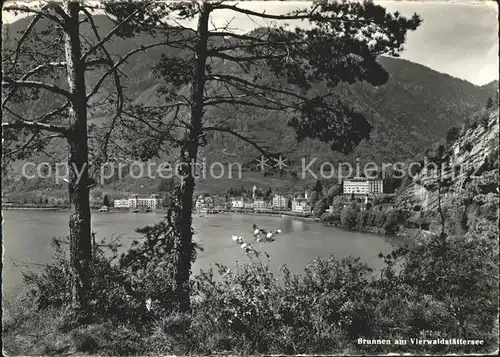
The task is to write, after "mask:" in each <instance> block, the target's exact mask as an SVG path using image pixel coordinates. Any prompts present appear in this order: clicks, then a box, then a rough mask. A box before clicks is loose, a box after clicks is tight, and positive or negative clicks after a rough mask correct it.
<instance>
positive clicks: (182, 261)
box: [175, 3, 210, 311]
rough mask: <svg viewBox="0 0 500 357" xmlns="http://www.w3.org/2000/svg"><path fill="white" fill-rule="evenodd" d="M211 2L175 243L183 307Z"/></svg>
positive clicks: (201, 25) (201, 42) (204, 20)
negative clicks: (177, 235) (194, 169)
mask: <svg viewBox="0 0 500 357" xmlns="http://www.w3.org/2000/svg"><path fill="white" fill-rule="evenodd" d="M209 15H210V5H209V4H208V3H204V4H203V5H202V10H201V13H200V17H199V20H198V38H197V43H196V62H195V66H194V69H193V82H192V91H191V130H190V131H189V133H188V137H187V142H186V145H185V147H184V148H183V150H182V153H181V160H182V162H183V164H184V165H183V167H184V168H185V170H184V172H183V174H184V175H185V176H184V179H183V183H182V185H181V192H180V209H179V216H178V218H177V224H178V225H177V227H178V233H179V238H178V245H177V247H176V250H175V251H176V276H175V283H176V293H177V299H178V303H179V309H180V310H181V311H189V310H190V300H189V299H190V287H189V276H190V274H191V257H192V254H193V249H194V245H193V231H192V228H191V227H192V221H193V217H192V215H193V193H194V185H195V183H194V176H193V168H192V166H191V165H192V163H195V162H196V159H197V155H198V146H199V145H198V143H199V138H200V135H201V134H202V118H203V90H204V87H205V65H206V59H207V42H208V19H209Z"/></svg>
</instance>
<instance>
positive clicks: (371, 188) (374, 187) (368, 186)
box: [343, 177, 384, 195]
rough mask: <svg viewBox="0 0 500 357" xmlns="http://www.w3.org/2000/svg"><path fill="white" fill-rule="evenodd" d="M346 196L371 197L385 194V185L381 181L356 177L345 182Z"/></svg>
mask: <svg viewBox="0 0 500 357" xmlns="http://www.w3.org/2000/svg"><path fill="white" fill-rule="evenodd" d="M343 186H344V194H346V195H351V194H353V193H354V194H355V195H370V194H381V193H383V192H384V185H383V181H382V180H381V179H371V178H364V177H355V178H353V179H347V180H344V182H343Z"/></svg>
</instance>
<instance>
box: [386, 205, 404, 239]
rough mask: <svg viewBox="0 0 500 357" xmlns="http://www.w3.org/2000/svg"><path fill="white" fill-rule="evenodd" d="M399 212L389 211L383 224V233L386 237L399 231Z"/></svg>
mask: <svg viewBox="0 0 500 357" xmlns="http://www.w3.org/2000/svg"><path fill="white" fill-rule="evenodd" d="M399 216H400V214H399V212H398V211H397V210H391V211H390V212H389V214H388V215H387V219H386V221H385V223H384V230H385V233H386V234H388V235H393V234H396V233H397V231H398V230H399V225H398V224H399Z"/></svg>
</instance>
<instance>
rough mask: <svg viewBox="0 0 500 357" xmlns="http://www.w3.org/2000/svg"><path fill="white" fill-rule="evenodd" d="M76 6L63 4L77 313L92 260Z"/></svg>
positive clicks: (84, 102)
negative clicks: (69, 95)
mask: <svg viewBox="0 0 500 357" xmlns="http://www.w3.org/2000/svg"><path fill="white" fill-rule="evenodd" d="M79 6H80V5H79V4H78V3H77V2H66V3H65V6H64V7H65V12H66V13H67V15H68V18H67V19H66V21H65V53H66V63H67V75H68V86H69V90H70V92H71V94H72V95H73V98H72V103H71V107H70V120H71V129H70V133H69V135H68V144H69V147H70V154H69V159H68V165H69V202H70V218H69V239H70V264H71V269H72V281H71V290H72V302H73V306H74V307H75V308H77V309H81V308H84V307H85V306H86V304H87V298H86V296H87V294H88V293H89V291H90V289H91V286H90V279H89V271H90V264H91V260H92V240H91V231H90V203H89V188H88V185H89V177H88V142H87V99H86V89H85V67H84V66H83V65H82V62H81V60H80V58H81V43H80V31H79V17H78V14H79Z"/></svg>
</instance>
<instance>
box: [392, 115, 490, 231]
mask: <svg viewBox="0 0 500 357" xmlns="http://www.w3.org/2000/svg"><path fill="white" fill-rule="evenodd" d="M498 135H499V122H498V109H496V110H483V111H481V112H480V113H478V115H476V116H475V121H473V122H472V125H471V126H470V127H469V128H467V129H466V130H464V132H463V133H462V135H460V136H459V137H458V139H457V140H456V141H455V142H453V143H449V144H448V145H444V150H442V152H441V155H440V156H439V157H436V156H434V157H433V153H432V152H430V153H429V156H426V157H425V158H424V159H423V160H421V161H420V162H419V163H418V167H420V168H421V170H416V171H415V174H414V175H413V177H412V179H411V181H410V183H409V184H408V185H407V186H406V187H403V188H401V189H400V192H399V194H398V198H397V200H396V204H395V207H396V208H397V209H399V210H403V211H411V212H413V213H412V214H411V215H410V219H409V221H411V222H415V221H417V220H419V219H420V220H421V219H422V218H424V217H425V218H427V219H428V220H434V221H436V222H437V221H438V220H439V215H438V212H439V211H438V207H439V200H438V198H439V197H440V198H441V207H442V209H443V212H444V213H445V214H446V216H447V218H450V219H451V220H453V219H458V220H460V219H462V218H460V216H461V215H463V213H464V212H466V213H467V216H470V215H471V214H472V215H477V214H480V211H481V209H483V208H484V207H481V206H484V204H486V206H488V208H486V210H487V211H488V210H491V209H492V208H491V207H490V206H491V204H493V203H494V197H490V196H492V195H493V196H497V195H498V149H499V145H498ZM439 164H441V165H440V167H441V168H442V170H441V175H440V172H439V171H440V170H439V169H438V167H439V166H438V165H439ZM492 198H493V200H492ZM496 209H498V205H497V207H496V208H495V210H496ZM460 210H462V212H460ZM483 211H484V209H483ZM483 213H484V212H483ZM490 213H491V212H490Z"/></svg>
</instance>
